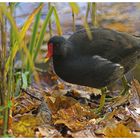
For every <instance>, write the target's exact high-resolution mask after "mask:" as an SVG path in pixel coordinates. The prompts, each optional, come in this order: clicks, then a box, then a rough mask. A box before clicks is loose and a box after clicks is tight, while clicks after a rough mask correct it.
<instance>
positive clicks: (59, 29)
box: [53, 7, 62, 35]
mask: <svg viewBox="0 0 140 140" xmlns="http://www.w3.org/2000/svg"><path fill="white" fill-rule="evenodd" d="M53 8H54V17H55V22H56V27H57V31H58V34H59V35H62V29H61V25H60V20H59V16H58V13H57V10H56V8H55V7H53Z"/></svg>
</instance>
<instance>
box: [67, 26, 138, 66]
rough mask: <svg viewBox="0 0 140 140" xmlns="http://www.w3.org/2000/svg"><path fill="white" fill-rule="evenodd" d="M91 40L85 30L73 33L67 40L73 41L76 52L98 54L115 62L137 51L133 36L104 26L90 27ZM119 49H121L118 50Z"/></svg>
mask: <svg viewBox="0 0 140 140" xmlns="http://www.w3.org/2000/svg"><path fill="white" fill-rule="evenodd" d="M91 33H92V40H90V39H89V38H88V36H87V33H86V30H85V29H83V30H80V31H77V32H76V33H74V34H73V35H72V36H71V37H70V38H69V39H68V40H69V41H71V42H73V44H74V45H73V46H74V48H75V51H77V53H81V54H83V55H86V54H88V55H90V56H92V55H100V56H102V57H103V58H107V59H109V60H111V61H113V62H115V63H120V61H121V60H122V58H124V56H125V57H127V56H129V55H131V54H133V53H134V52H136V51H137V49H138V47H135V46H138V45H137V43H138V42H137V40H136V38H135V37H132V36H130V35H128V34H126V33H121V32H117V31H114V30H110V29H104V28H92V29H91ZM120 50H121V51H120Z"/></svg>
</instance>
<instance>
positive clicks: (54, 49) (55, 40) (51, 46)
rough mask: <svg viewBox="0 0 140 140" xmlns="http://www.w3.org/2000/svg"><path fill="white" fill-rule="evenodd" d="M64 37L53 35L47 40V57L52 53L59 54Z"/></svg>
mask: <svg viewBox="0 0 140 140" xmlns="http://www.w3.org/2000/svg"><path fill="white" fill-rule="evenodd" d="M65 41H66V40H65V38H64V37H62V36H54V37H52V38H51V39H50V40H49V42H48V53H47V58H51V57H53V56H54V55H61V46H62V45H63V44H64V43H65Z"/></svg>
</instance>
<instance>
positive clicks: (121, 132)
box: [105, 123, 137, 138]
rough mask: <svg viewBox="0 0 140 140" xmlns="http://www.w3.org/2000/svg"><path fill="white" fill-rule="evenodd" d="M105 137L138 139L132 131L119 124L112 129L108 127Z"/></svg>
mask: <svg viewBox="0 0 140 140" xmlns="http://www.w3.org/2000/svg"><path fill="white" fill-rule="evenodd" d="M105 137H107V138H136V137H137V136H136V135H135V134H133V133H132V132H131V131H130V129H129V128H128V127H126V126H124V125H123V124H121V123H119V124H117V125H115V126H112V127H107V128H106V130H105Z"/></svg>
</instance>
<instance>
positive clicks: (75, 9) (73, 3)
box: [69, 2, 79, 14]
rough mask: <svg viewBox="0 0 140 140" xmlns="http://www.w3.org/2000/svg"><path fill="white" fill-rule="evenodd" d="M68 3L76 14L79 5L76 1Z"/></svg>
mask: <svg viewBox="0 0 140 140" xmlns="http://www.w3.org/2000/svg"><path fill="white" fill-rule="evenodd" d="M69 5H70V7H71V9H72V11H73V12H74V13H75V14H78V13H79V6H78V5H77V3H75V2H69Z"/></svg>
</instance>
